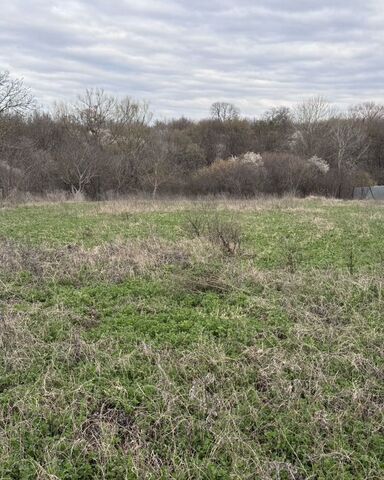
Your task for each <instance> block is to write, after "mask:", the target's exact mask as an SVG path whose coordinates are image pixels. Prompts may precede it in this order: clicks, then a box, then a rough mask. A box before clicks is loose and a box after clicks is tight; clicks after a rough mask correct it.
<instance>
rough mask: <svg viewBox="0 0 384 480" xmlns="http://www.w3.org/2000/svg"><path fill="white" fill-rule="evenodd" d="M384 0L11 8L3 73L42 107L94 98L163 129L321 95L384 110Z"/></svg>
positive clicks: (5, 19)
mask: <svg viewBox="0 0 384 480" xmlns="http://www.w3.org/2000/svg"><path fill="white" fill-rule="evenodd" d="M383 20H384V7H383V6H382V0H368V1H363V0H332V1H331V0H323V1H322V2H318V1H313V0H295V1H294V2H287V1H286V0H260V1H258V2H254V1H252V0H237V1H236V2H235V1H233V0H232V1H229V0H220V1H219V0H212V1H210V2H207V1H206V0H205V1H203V0H189V1H187V0H178V1H177V0H140V2H137V1H133V0H109V1H108V2H106V1H105V0H104V1H102V0H82V1H80V0H69V1H65V2H62V1H58V0H32V1H31V0H14V1H13V2H12V3H11V2H6V4H5V5H2V16H1V18H0V44H1V49H0V69H8V70H10V71H11V72H12V73H13V74H15V75H18V76H23V77H24V79H25V82H26V83H27V84H29V85H30V86H31V87H32V89H33V91H34V92H35V94H36V96H37V97H38V99H39V101H40V103H41V104H43V105H47V106H49V105H51V104H52V103H53V102H54V100H66V101H71V100H73V99H75V97H76V95H77V94H78V93H81V92H82V91H83V90H84V89H85V88H87V87H96V86H99V87H103V88H104V89H105V90H107V91H110V92H111V93H114V94H117V95H129V96H133V97H135V98H141V99H146V100H148V101H149V102H150V104H151V107H152V109H153V111H154V112H155V114H156V116H157V117H158V118H162V117H173V116H179V115H182V114H185V115H188V116H191V117H195V118H198V117H202V116H205V115H206V114H207V112H208V109H209V106H210V104H211V103H212V102H213V101H216V100H225V101H232V102H234V103H236V104H237V105H238V106H239V107H240V108H241V110H242V112H243V113H244V114H245V115H257V114H259V113H261V112H262V111H263V110H264V109H266V108H269V107H271V106H276V105H288V106H290V105H292V104H294V103H295V102H296V101H298V100H300V99H302V98H305V97H308V96H310V95H313V94H322V95H325V96H327V97H328V98H329V99H330V100H332V101H333V102H335V103H336V104H338V105H340V107H345V106H346V105H347V104H350V103H356V102H359V101H365V100H375V101H379V102H384V90H383V84H384V58H383V55H382V50H383V47H384V33H383V30H382V23H383Z"/></svg>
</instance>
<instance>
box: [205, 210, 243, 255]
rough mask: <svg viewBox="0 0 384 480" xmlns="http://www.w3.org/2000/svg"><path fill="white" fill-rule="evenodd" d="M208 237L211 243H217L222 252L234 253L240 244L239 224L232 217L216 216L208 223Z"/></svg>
mask: <svg viewBox="0 0 384 480" xmlns="http://www.w3.org/2000/svg"><path fill="white" fill-rule="evenodd" d="M208 238H209V240H210V241H211V242H212V243H214V244H215V245H218V246H219V247H220V249H221V250H222V251H223V252H224V253H226V254H228V255H235V254H236V253H237V252H238V251H239V249H240V244H241V229H240V225H239V224H238V223H237V222H236V221H235V220H233V219H230V220H226V219H222V218H220V217H216V218H215V219H214V220H213V221H212V222H211V223H210V224H209V225H208Z"/></svg>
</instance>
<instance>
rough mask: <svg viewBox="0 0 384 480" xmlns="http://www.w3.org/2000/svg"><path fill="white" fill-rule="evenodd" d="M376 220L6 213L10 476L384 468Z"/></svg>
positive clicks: (365, 214) (63, 208) (1, 296)
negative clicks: (230, 230)
mask: <svg viewBox="0 0 384 480" xmlns="http://www.w3.org/2000/svg"><path fill="white" fill-rule="evenodd" d="M196 215H197V216H200V217H201V218H204V219H206V224H207V225H213V224H214V222H215V221H217V219H220V221H221V222H222V223H223V225H224V226H225V225H228V224H230V225H234V224H236V225H237V226H238V228H239V230H240V231H241V236H242V239H241V248H240V250H239V251H238V252H236V254H235V255H229V254H227V253H226V252H225V251H223V250H222V249H221V248H220V243H217V241H215V238H213V237H212V236H207V235H205V234H203V235H202V236H200V237H196V236H194V235H193V234H192V233H191V230H190V229H189V228H188V220H189V219H190V218H191V217H192V216H196ZM383 220H384V207H383V206H382V205H381V204H370V203H358V202H336V201H326V200H320V199H319V200H317V199H308V200H294V199H283V200H270V201H267V200H264V201H223V200H221V201H214V202H201V201H199V202H189V201H185V200H183V201H176V200H175V201H158V202H155V203H153V202H150V201H143V200H141V201H138V200H134V199H133V200H130V201H128V202H117V203H102V204H96V203H79V204H76V203H73V204H71V203H66V204H44V205H28V206H17V207H12V208H3V209H2V210H0V238H1V242H0V260H1V266H0V302H1V303H0V308H1V310H0V312H1V318H0V325H1V330H0V347H1V354H0V478H1V479H3V478H4V479H34V478H39V479H56V478H59V479H60V480H61V479H68V480H69V479H93V478H95V479H99V478H106V479H140V480H141V479H168V478H172V479H220V480H222V479H239V480H240V479H271V478H272V479H287V480H288V479H304V478H305V479H307V478H311V479H328V478H329V479H331V478H332V479H380V478H383V474H384V468H383V467H384V455H383V454H384V442H383V400H384V391H383V373H382V372H383V348H382V346H383V316H384V315H383V312H384V308H383V307H384V296H383V295H384V291H383V262H384V240H383V238H384V221H383Z"/></svg>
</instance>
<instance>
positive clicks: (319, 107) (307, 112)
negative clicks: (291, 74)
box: [291, 96, 335, 156]
mask: <svg viewBox="0 0 384 480" xmlns="http://www.w3.org/2000/svg"><path fill="white" fill-rule="evenodd" d="M334 114H335V112H334V109H333V108H332V106H331V105H330V104H329V102H328V101H327V100H326V99H325V98H324V97H322V96H315V97H311V98H309V99H308V100H306V101H304V102H302V103H299V104H298V105H297V107H296V109H295V111H294V120H295V126H296V131H295V133H294V134H293V136H292V139H291V147H292V148H293V149H294V150H295V151H296V153H298V154H300V155H304V156H312V155H320V156H321V152H320V151H319V149H321V148H322V147H323V143H324V139H325V138H326V136H327V130H328V120H329V119H330V118H331V117H332V116H333V115H334Z"/></svg>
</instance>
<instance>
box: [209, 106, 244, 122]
mask: <svg viewBox="0 0 384 480" xmlns="http://www.w3.org/2000/svg"><path fill="white" fill-rule="evenodd" d="M210 112H211V117H212V118H213V119H214V120H219V121H220V122H225V121H227V120H235V119H237V118H239V116H240V110H239V109H238V108H237V107H236V106H235V105H233V103H227V102H215V103H213V104H212V106H211V110H210Z"/></svg>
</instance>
